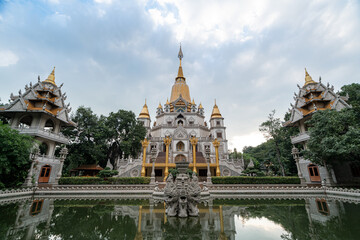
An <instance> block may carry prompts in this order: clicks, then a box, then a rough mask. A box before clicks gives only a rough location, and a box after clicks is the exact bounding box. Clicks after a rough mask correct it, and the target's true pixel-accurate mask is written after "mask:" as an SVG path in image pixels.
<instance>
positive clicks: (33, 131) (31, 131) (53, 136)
mask: <svg viewBox="0 0 360 240" xmlns="http://www.w3.org/2000/svg"><path fill="white" fill-rule="evenodd" d="M15 129H16V130H18V131H19V133H20V134H27V135H31V136H36V137H41V138H45V139H48V140H51V141H54V142H58V143H63V144H68V143H69V139H67V138H66V137H65V136H64V135H63V134H62V133H54V132H50V131H46V130H44V129H39V128H15Z"/></svg>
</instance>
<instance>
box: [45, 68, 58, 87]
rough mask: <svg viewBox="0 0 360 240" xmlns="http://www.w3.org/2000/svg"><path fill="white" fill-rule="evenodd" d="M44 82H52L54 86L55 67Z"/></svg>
mask: <svg viewBox="0 0 360 240" xmlns="http://www.w3.org/2000/svg"><path fill="white" fill-rule="evenodd" d="M44 82H48V83H52V84H54V85H55V86H56V84H55V67H54V69H53V70H52V72H51V73H50V75H49V76H48V78H47V79H46V80H45V81H44Z"/></svg>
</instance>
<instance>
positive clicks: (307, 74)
mask: <svg viewBox="0 0 360 240" xmlns="http://www.w3.org/2000/svg"><path fill="white" fill-rule="evenodd" d="M310 83H316V82H315V81H314V80H312V78H311V76H310V75H309V73H308V72H307V71H306V68H305V84H304V86H306V85H308V84H310Z"/></svg>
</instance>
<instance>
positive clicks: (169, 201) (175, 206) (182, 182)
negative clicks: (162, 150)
mask: <svg viewBox="0 0 360 240" xmlns="http://www.w3.org/2000/svg"><path fill="white" fill-rule="evenodd" d="M188 166H189V162H177V163H176V168H177V169H178V171H179V173H178V174H177V176H176V178H175V176H173V175H172V174H171V173H170V174H169V176H168V178H167V179H166V186H165V189H164V198H165V203H166V211H165V212H166V214H167V215H168V216H169V217H174V216H178V217H181V218H184V217H188V216H191V217H195V216H198V215H199V209H198V208H197V204H198V203H199V202H200V201H205V202H206V198H207V197H208V196H209V195H210V193H209V191H208V189H207V187H206V186H204V187H203V189H201V187H200V185H199V181H198V177H197V176H196V173H193V174H192V176H191V177H190V176H189V174H187V173H186V171H187V169H188ZM204 184H205V183H204Z"/></svg>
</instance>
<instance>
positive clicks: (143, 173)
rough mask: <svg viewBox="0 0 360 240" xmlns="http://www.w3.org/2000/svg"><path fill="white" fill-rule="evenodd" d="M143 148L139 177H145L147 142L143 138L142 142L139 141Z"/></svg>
mask: <svg viewBox="0 0 360 240" xmlns="http://www.w3.org/2000/svg"><path fill="white" fill-rule="evenodd" d="M141 145H142V147H143V163H142V168H141V176H142V177H145V161H146V148H147V146H148V145H149V141H148V140H147V139H146V138H145V139H144V141H141Z"/></svg>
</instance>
